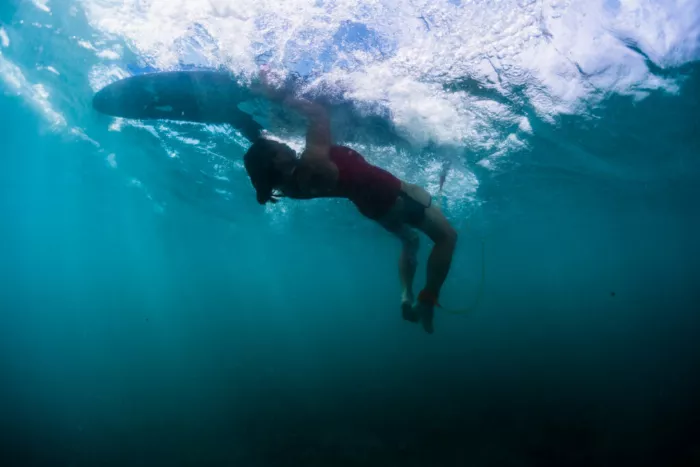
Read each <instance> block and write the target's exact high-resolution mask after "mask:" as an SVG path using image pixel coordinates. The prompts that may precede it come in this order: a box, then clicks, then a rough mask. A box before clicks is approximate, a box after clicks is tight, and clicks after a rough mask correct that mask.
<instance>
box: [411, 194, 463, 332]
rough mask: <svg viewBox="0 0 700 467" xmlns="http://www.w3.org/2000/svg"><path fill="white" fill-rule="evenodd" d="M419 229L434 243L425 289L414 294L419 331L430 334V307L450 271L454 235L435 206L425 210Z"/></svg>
mask: <svg viewBox="0 0 700 467" xmlns="http://www.w3.org/2000/svg"><path fill="white" fill-rule="evenodd" d="M420 229H421V231H423V232H424V233H425V234H426V235H427V236H428V237H430V239H431V240H432V241H433V242H435V245H433V249H432V251H431V252H430V257H429V258H428V271H427V281H426V284H425V288H424V289H423V290H422V291H421V292H420V294H418V306H417V307H416V308H417V311H418V313H419V314H420V317H421V321H422V322H423V328H424V329H425V330H426V332H428V333H431V334H432V332H433V314H434V307H435V305H436V304H437V301H438V297H439V296H440V289H441V288H442V285H443V283H444V282H445V279H446V278H447V274H448V273H449V271H450V265H451V264H452V255H453V253H454V251H455V247H456V245H457V232H456V231H455V229H454V228H453V227H452V226H451V225H450V222H449V221H448V220H447V218H446V217H445V215H444V214H443V213H442V211H440V209H439V208H438V207H437V206H435V205H432V206H430V207H429V208H428V209H426V210H425V219H423V222H422V223H421V225H420Z"/></svg>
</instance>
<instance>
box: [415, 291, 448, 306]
mask: <svg viewBox="0 0 700 467" xmlns="http://www.w3.org/2000/svg"><path fill="white" fill-rule="evenodd" d="M418 301H419V302H423V303H430V304H431V305H433V306H436V307H438V308H442V305H440V303H438V298H437V295H435V294H433V293H430V292H428V291H427V290H425V289H423V290H421V291H420V293H419V294H418Z"/></svg>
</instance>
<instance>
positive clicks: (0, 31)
mask: <svg viewBox="0 0 700 467" xmlns="http://www.w3.org/2000/svg"><path fill="white" fill-rule="evenodd" d="M0 45H2V46H3V47H9V46H10V37H9V36H8V35H7V31H5V29H4V28H0Z"/></svg>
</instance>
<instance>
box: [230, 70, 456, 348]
mask: <svg viewBox="0 0 700 467" xmlns="http://www.w3.org/2000/svg"><path fill="white" fill-rule="evenodd" d="M258 90H259V91H260V92H262V93H263V94H264V95H265V96H266V97H268V98H270V99H274V100H278V101H282V102H283V104H284V105H286V106H288V107H290V108H293V109H295V110H296V111H298V112H299V113H301V114H302V115H303V116H305V117H306V119H307V121H308V127H307V133H306V148H305V150H304V151H303V152H302V153H301V156H300V157H297V154H296V152H295V151H294V150H293V149H292V148H290V147H289V146H287V145H286V144H283V143H280V142H277V141H274V140H272V139H269V138H265V137H264V136H261V137H259V138H257V139H256V140H255V141H254V142H253V144H252V145H251V147H250V149H248V152H246V154H245V156H244V164H245V168H246V171H247V172H248V176H249V177H250V180H251V182H252V184H253V187H254V188H255V192H256V196H257V200H258V203H260V204H262V205H264V204H266V203H276V202H277V200H278V198H280V197H286V198H292V199H299V200H303V199H312V198H324V197H327V198H346V199H348V200H350V201H351V202H352V203H354V204H355V206H356V207H357V208H358V210H359V211H360V213H362V214H363V215H365V216H366V217H368V218H370V219H372V220H374V221H376V222H377V223H379V224H380V225H381V226H382V227H384V228H385V229H386V230H388V231H389V232H391V233H392V234H394V235H396V236H397V237H398V238H399V239H400V240H401V242H402V251H401V256H400V259H399V278H400V280H401V285H402V295H401V311H402V316H403V318H404V319H405V320H408V321H411V322H414V323H418V322H420V323H421V324H422V326H423V329H425V331H426V332H428V333H431V334H432V333H433V316H434V308H435V306H439V305H438V296H439V295H440V289H441V288H442V285H443V283H444V282H445V279H446V277H447V274H448V272H449V270H450V264H451V262H452V255H453V253H454V250H455V246H456V244H457V233H456V231H455V229H454V228H453V227H452V226H451V225H450V223H449V221H448V220H447V218H446V217H445V216H444V215H443V213H442V212H441V211H440V209H439V208H438V206H437V205H436V204H435V203H433V202H432V198H431V196H430V194H429V193H428V192H427V191H425V190H424V189H423V188H421V187H420V186H418V185H414V184H411V183H407V182H405V181H402V180H400V179H398V178H397V177H395V176H394V175H392V174H391V173H389V172H388V171H386V170H384V169H382V168H380V167H377V166H374V165H372V164H370V163H369V162H367V161H366V160H365V159H364V157H363V156H362V155H361V154H359V153H358V152H356V151H354V150H353V149H351V148H349V147H345V146H338V145H334V144H333V140H332V138H331V130H330V119H329V116H328V114H327V113H326V111H325V109H324V108H323V107H322V106H321V105H319V104H316V103H313V102H310V101H308V100H304V99H300V98H297V97H295V96H293V95H292V94H289V93H285V92H283V91H279V90H277V89H275V88H273V87H272V86H271V85H270V84H269V82H268V80H267V76H266V72H265V71H263V73H262V74H261V85H260V86H259V88H258ZM442 182H444V177H442V178H441V184H442ZM416 230H419V231H422V232H423V233H425V234H426V235H427V236H428V237H429V238H430V239H431V240H432V241H433V242H434V245H433V249H432V252H431V253H430V257H429V259H428V264H427V281H426V284H425V287H424V288H423V289H422V290H421V291H420V293H419V294H418V297H417V300H416V301H415V303H414V294H413V278H414V276H415V273H416V267H417V252H418V245H419V238H418V233H417V232H416Z"/></svg>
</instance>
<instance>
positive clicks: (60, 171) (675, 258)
mask: <svg viewBox="0 0 700 467" xmlns="http://www.w3.org/2000/svg"><path fill="white" fill-rule="evenodd" d="M10 16H11V15H8V16H7V17H10ZM1 18H3V20H4V21H9V20H6V19H4V17H1ZM0 64H1V63H0ZM0 69H2V67H0ZM667 73H669V74H673V75H674V76H677V77H680V76H683V77H685V79H684V81H683V84H682V85H681V87H680V91H679V92H678V93H677V94H676V95H672V94H669V93H664V92H652V93H651V94H650V96H649V97H647V98H646V99H644V100H641V101H637V102H635V101H633V100H631V99H627V98H623V97H618V96H611V97H609V98H607V99H605V100H604V101H603V102H602V104H600V105H599V106H597V107H596V108H595V109H593V110H592V111H591V114H592V115H593V116H594V117H595V118H586V117H584V116H563V117H561V118H558V119H557V120H556V122H555V123H547V122H545V121H544V120H538V119H537V118H535V117H534V116H533V118H532V121H533V123H532V127H533V128H532V134H530V135H529V136H528V137H527V138H528V144H529V148H528V150H527V151H524V152H522V153H521V154H519V156H518V159H517V160H513V161H512V162H511V163H509V164H507V165H506V166H505V167H503V168H502V169H500V170H497V171H488V170H486V169H483V168H479V167H478V166H475V167H476V168H475V169H474V170H475V173H476V175H477V176H478V177H479V180H480V185H479V187H478V190H477V192H476V196H477V197H478V200H479V201H480V204H477V205H475V206H473V207H470V208H468V209H467V208H465V209H455V208H451V209H450V210H448V215H449V216H450V217H451V219H453V220H454V222H455V224H456V225H457V226H458V228H459V233H460V245H459V250H458V252H457V256H456V259H455V264H454V266H453V270H452V273H451V276H450V278H449V279H448V282H447V284H446V289H445V293H444V297H443V299H444V302H445V303H446V304H448V305H453V306H454V307H460V306H469V304H471V303H473V302H474V299H475V296H476V295H477V294H478V288H479V286H478V285H479V282H480V278H481V275H480V265H479V257H480V256H479V255H480V251H481V250H480V249H481V241H482V240H483V241H484V244H485V267H486V272H485V282H484V288H483V298H482V300H481V302H480V304H479V307H478V308H477V309H476V310H474V311H472V312H471V313H468V314H466V315H460V316H453V315H449V314H447V313H444V312H439V313H438V314H437V317H436V334H435V335H433V336H428V335H425V334H422V333H421V332H420V330H419V329H418V328H417V327H415V326H412V325H410V324H408V323H405V322H402V321H401V319H400V310H399V301H398V298H399V285H398V281H397V279H396V277H395V275H396V272H395V263H396V257H397V254H398V251H399V250H398V249H399V246H398V245H397V244H396V242H395V241H394V240H393V239H392V238H391V237H389V236H388V235H386V234H385V233H384V232H383V231H382V230H381V229H378V228H376V227H375V226H374V225H372V224H371V223H370V222H368V221H365V220H362V219H361V218H360V217H359V216H358V215H357V214H356V213H355V211H354V210H353V209H352V207H350V206H348V205H347V204H344V203H341V202H337V203H336V202H335V201H329V202H326V201H324V202H320V203H315V204H313V203H312V204H310V205H309V206H301V207H299V206H296V205H291V204H290V205H285V206H284V209H286V210H287V211H286V212H287V213H288V215H287V216H286V217H284V218H282V219H281V220H280V219H279V218H274V219H273V220H271V218H273V217H274V213H271V212H269V211H264V210H263V209H261V208H260V207H259V206H258V205H257V204H256V203H255V199H254V196H253V195H252V193H251V189H250V187H249V185H248V184H247V181H246V180H245V178H244V177H243V175H242V173H241V172H240V171H238V172H234V173H233V175H231V176H230V181H228V182H224V183H220V182H219V181H218V180H215V179H201V178H198V177H199V175H198V173H197V172H196V171H191V170H190V169H191V168H192V166H196V165H197V163H195V162H192V160H194V159H196V154H195V153H194V151H193V150H192V149H190V148H188V147H187V146H186V145H184V144H183V145H181V147H178V150H179V151H181V152H180V154H181V158H182V160H184V161H185V162H184V163H182V164H183V165H178V164H181V163H180V162H177V161H176V162H174V161H173V160H170V159H168V158H167V157H164V156H163V149H162V148H161V147H159V145H158V144H157V143H156V142H155V138H153V137H151V136H149V135H145V136H144V135H143V134H142V133H144V132H142V133H139V130H138V129H133V128H126V129H124V130H123V131H122V132H118V133H114V132H112V133H108V132H107V131H106V126H107V125H108V124H109V123H104V122H103V121H102V120H100V119H99V118H98V117H96V116H94V115H92V114H91V113H90V112H89V111H88V110H79V111H78V110H74V111H73V112H78V113H77V114H76V115H80V116H81V118H82V119H83V120H80V121H81V122H83V125H84V127H88V128H91V129H93V130H94V132H93V133H90V134H91V136H92V138H95V139H97V140H98V141H99V142H100V144H101V145H102V146H101V148H102V149H99V150H98V149H97V148H96V146H95V145H94V144H92V143H90V142H89V141H86V140H83V139H80V138H72V137H69V136H67V135H66V134H65V133H66V132H65V131H63V132H61V131H52V130H50V129H48V128H47V125H46V123H45V121H44V120H42V118H41V117H40V116H39V115H38V113H37V111H36V109H35V108H33V107H32V106H31V105H28V104H27V103H26V102H25V100H24V99H23V98H22V97H21V96H20V97H18V96H16V95H15V93H14V92H10V91H7V92H6V93H5V94H3V96H2V97H0V140H1V141H2V150H1V151H0V153H1V154H2V164H3V170H1V171H0V215H1V216H2V219H3V222H2V227H1V228H0V375H2V379H1V381H2V385H1V386H0V428H1V432H2V438H1V439H0V456H1V457H2V459H0V461H1V462H2V465H8V466H75V467H78V466H96V465H104V466H125V465H129V466H154V465H163V466H224V465H231V466H301V465H305V466H321V465H323V466H344V465H382V466H393V465H397V466H398V465H401V466H508V467H510V466H514V467H515V466H518V467H519V466H545V467H549V466H552V467H554V466H572V467H577V466H618V465H635V466H664V467H666V466H668V467H681V466H683V467H685V466H696V465H700V441H698V440H699V439H700V438H698V433H699V432H700V429H699V426H698V425H699V423H700V398H698V396H697V395H698V394H700V376H698V375H699V374H700V373H699V371H698V370H699V369H700V351H698V345H697V342H698V336H699V331H700V314H699V310H700V306H699V305H700V287H699V286H700V280H699V279H700V247H699V246H698V239H699V238H700V215H699V213H700V211H699V210H698V207H697V206H696V202H697V200H698V199H699V198H698V195H700V185H699V183H698V182H699V181H700V160H699V159H698V154H700V120H699V119H698V110H700V70H699V69H698V67H697V64H695V65H693V64H690V65H686V66H684V67H680V68H676V69H673V70H671V71H668V72H667ZM7 89H10V88H9V87H7ZM70 99H72V100H73V101H74V102H75V103H76V108H79V107H80V105H81V104H82V103H85V102H88V101H89V95H87V96H82V95H71V96H70ZM68 112H69V114H70V112H71V111H68ZM523 112H525V113H527V112H529V110H528V109H524V110H523ZM192 131H194V130H192ZM95 135H99V137H98V136H95ZM219 147H220V146H219ZM156 149H157V150H158V151H160V152H159V153H157V154H156V153H155V151H156ZM103 150H104V152H102V151H103ZM113 151H116V152H118V157H120V158H119V159H117V160H118V161H119V164H118V166H117V167H116V168H115V167H113V166H111V164H110V163H109V160H107V162H106V159H105V158H106V156H107V154H106V153H109V152H113ZM119 151H121V152H119ZM226 151H227V152H226V154H225V158H228V159H229V160H236V159H237V158H240V155H241V154H242V151H243V149H242V148H241V147H240V146H237V145H235V144H231V145H230V146H229V147H227V149H226ZM188 158H189V160H188ZM473 162H474V161H473V160H470V159H468V158H467V159H466V160H465V163H466V164H471V163H473ZM420 163H421V162H420V159H417V160H416V162H415V164H420ZM188 164H191V165H188ZM183 167H184V168H183ZM448 183H449V180H448ZM221 186H226V187H227V188H228V190H230V192H231V196H230V197H228V198H226V199H221V198H220V197H218V198H217V197H216V196H214V195H213V194H212V193H213V190H212V188H213V187H221ZM331 208H332V211H331ZM289 213H291V214H289ZM427 246H428V243H427V241H424V243H423V246H422V250H421V264H422V265H423V264H424V263H425V259H426V257H427ZM422 278H423V273H422V270H419V277H418V280H419V283H420V281H422Z"/></svg>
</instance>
